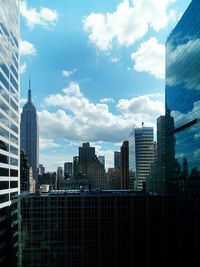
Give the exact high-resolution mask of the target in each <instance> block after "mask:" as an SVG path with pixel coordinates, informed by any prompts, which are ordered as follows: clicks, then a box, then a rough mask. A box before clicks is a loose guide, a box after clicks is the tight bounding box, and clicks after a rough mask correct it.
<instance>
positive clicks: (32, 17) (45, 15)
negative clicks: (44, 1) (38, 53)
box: [20, 1, 58, 28]
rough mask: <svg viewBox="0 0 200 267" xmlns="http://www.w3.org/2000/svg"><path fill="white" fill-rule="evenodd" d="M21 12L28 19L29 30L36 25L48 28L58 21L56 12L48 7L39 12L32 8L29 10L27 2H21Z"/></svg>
mask: <svg viewBox="0 0 200 267" xmlns="http://www.w3.org/2000/svg"><path fill="white" fill-rule="evenodd" d="M20 12H21V15H22V16H23V17H24V18H25V19H26V23H27V25H28V26H29V28H33V27H34V26H36V25H40V26H42V27H44V28H47V27H48V26H50V25H52V24H54V23H55V22H56V21H57V20H58V14H57V11H56V10H51V9H49V8H46V7H41V8H40V9H39V10H38V9H36V8H32V7H31V8H29V7H28V5H27V2H26V1H22V2H21V6H20Z"/></svg>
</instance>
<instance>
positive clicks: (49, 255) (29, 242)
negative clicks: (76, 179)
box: [18, 190, 200, 267]
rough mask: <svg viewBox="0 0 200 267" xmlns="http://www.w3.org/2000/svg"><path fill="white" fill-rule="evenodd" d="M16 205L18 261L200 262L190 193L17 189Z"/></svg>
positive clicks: (52, 265)
mask: <svg viewBox="0 0 200 267" xmlns="http://www.w3.org/2000/svg"><path fill="white" fill-rule="evenodd" d="M19 207H21V211H20V209H18V220H19V230H20V231H19V248H20V250H19V259H18V261H19V265H18V266H19V267H22V266H23V267H30V266H31V267H44V266H45V267H46V266H48V267H61V266H62V267H63V266H77V267H78V266H79V267H82V266H84V267H90V266H91V267H94V266H99V267H100V266H102V267H103V266H123V267H124V266H162V267H164V266H169V267H172V266H199V264H200V261H199V257H200V255H199V243H200V242H199V240H200V239H199V233H200V228H199V226H200V219H199V207H200V203H199V200H197V199H194V198H193V199H192V198H184V197H176V196H148V195H141V194H136V193H134V192H131V191H120V190H119V191H105V192H101V193H93V192H79V191H71V193H70V192H65V191H63V192H58V191H57V192H51V193H47V194H44V193H43V194H40V195H36V194H28V195H21V196H20V197H19V198H18V208H19ZM188 207H192V209H191V208H188Z"/></svg>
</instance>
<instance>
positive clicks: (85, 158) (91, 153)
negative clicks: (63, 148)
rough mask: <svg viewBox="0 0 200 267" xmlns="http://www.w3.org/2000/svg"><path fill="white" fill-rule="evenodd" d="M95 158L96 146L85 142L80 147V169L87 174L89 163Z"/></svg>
mask: <svg viewBox="0 0 200 267" xmlns="http://www.w3.org/2000/svg"><path fill="white" fill-rule="evenodd" d="M94 158H95V147H91V146H90V143H83V145H82V147H79V171H80V172H81V173H82V174H83V175H86V172H87V164H88V162H90V161H92V160H93V159H94Z"/></svg>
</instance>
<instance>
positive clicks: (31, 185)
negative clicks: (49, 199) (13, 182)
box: [20, 150, 35, 193]
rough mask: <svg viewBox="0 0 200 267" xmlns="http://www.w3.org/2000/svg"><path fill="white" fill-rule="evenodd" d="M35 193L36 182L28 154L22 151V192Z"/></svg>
mask: <svg viewBox="0 0 200 267" xmlns="http://www.w3.org/2000/svg"><path fill="white" fill-rule="evenodd" d="M27 191H28V192H35V180H34V179H33V171H32V168H31V167H30V165H29V164H28V158H27V156H26V153H25V152H24V151H23V150H21V151H20V192H21V193H23V192H27Z"/></svg>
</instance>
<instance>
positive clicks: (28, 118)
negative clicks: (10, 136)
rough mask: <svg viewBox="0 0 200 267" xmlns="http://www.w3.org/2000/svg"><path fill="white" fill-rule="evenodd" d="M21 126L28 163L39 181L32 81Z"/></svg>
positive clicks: (36, 126)
mask: <svg viewBox="0 0 200 267" xmlns="http://www.w3.org/2000/svg"><path fill="white" fill-rule="evenodd" d="M20 127H21V149H22V150H24V151H25V152H26V154H27V156H28V163H29V165H30V166H31V167H32V170H33V178H34V179H35V181H36V182H37V180H38V167H39V134H38V117H37V112H36V108H35V106H34V105H33V103H32V97H31V88H30V81H29V90H28V101H27V103H26V104H25V105H24V107H23V112H22V114H21V125H20Z"/></svg>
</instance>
